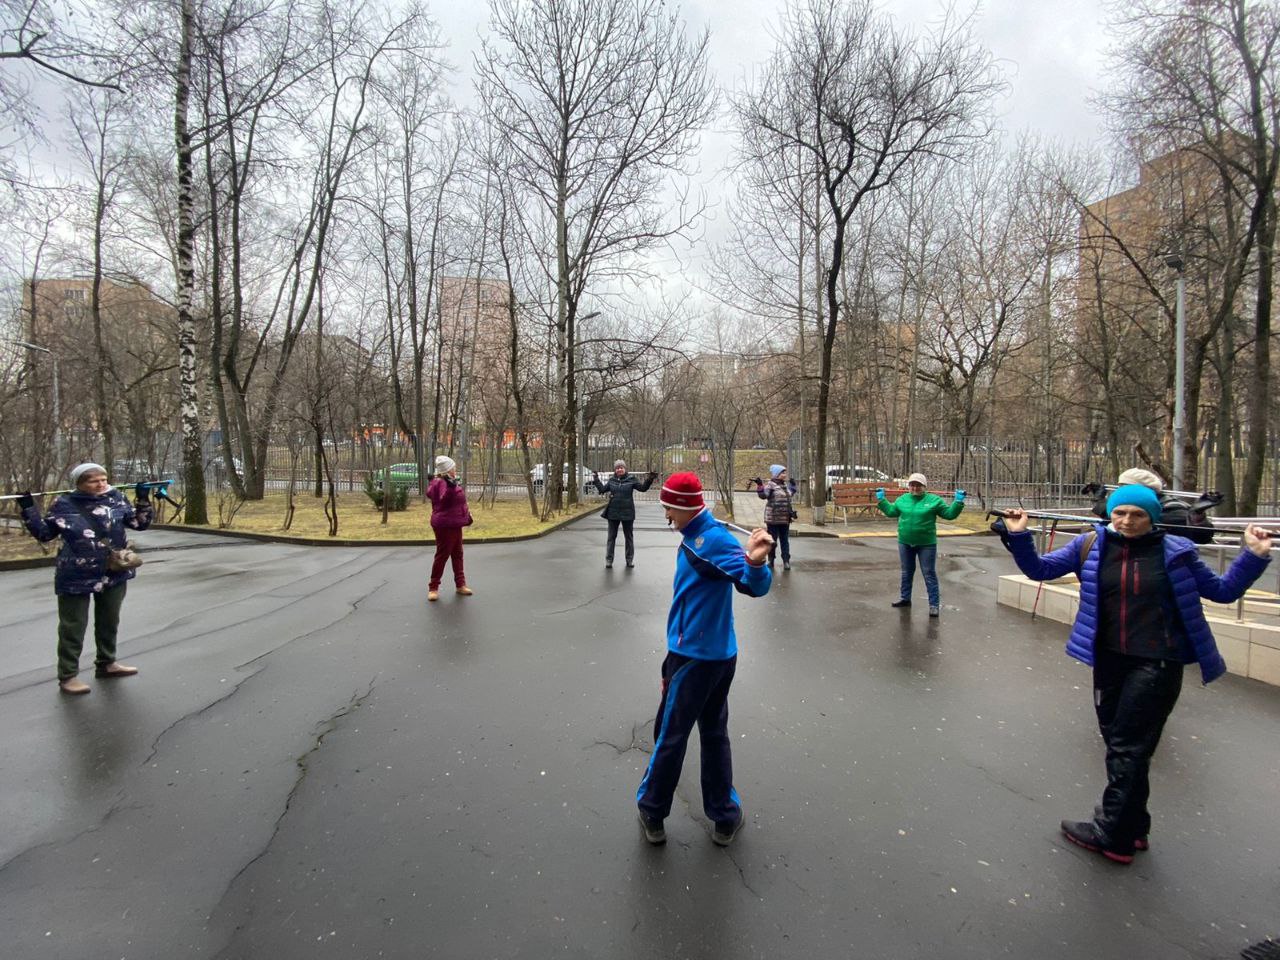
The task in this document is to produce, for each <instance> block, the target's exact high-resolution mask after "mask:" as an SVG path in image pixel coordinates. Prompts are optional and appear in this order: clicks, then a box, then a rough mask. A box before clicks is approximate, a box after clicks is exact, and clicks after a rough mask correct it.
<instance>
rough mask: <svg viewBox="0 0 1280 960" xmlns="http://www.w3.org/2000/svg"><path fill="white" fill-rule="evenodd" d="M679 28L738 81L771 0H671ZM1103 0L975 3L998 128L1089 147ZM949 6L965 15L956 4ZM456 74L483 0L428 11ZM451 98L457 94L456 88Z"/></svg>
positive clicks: (909, 12) (923, 7)
mask: <svg viewBox="0 0 1280 960" xmlns="http://www.w3.org/2000/svg"><path fill="white" fill-rule="evenodd" d="M673 2H678V3H679V9H680V11H681V13H682V14H683V15H684V17H685V19H686V21H687V22H688V24H689V26H690V27H691V28H693V29H700V28H702V27H704V26H705V27H707V28H708V29H710V31H711V62H712V67H713V69H714V70H715V72H716V74H717V76H718V79H719V80H720V82H721V84H722V85H724V86H734V85H737V84H740V83H741V82H742V80H743V78H744V77H746V76H748V75H749V72H750V71H751V69H752V68H753V66H755V65H757V64H760V63H762V62H764V61H765V60H767V59H768V57H769V55H770V53H771V52H772V50H773V46H774V43H773V36H774V35H775V33H776V28H777V24H778V19H779V10H780V9H781V8H782V6H783V4H782V2H781V0H683V2H679V0H673ZM1103 2H1104V0H1071V2H1069V3H1064V2H1063V0H988V2H986V3H983V4H981V5H979V6H978V8H977V13H976V21H975V31H976V33H977V36H978V39H979V40H980V41H981V42H982V43H984V44H986V45H987V47H988V48H989V49H990V50H991V52H992V53H993V54H994V55H995V57H996V59H997V61H998V62H999V64H1000V66H1001V68H1002V70H1003V72H1004V73H1005V75H1006V77H1007V78H1008V80H1009V83H1010V90H1009V93H1008V94H1007V96H1006V97H1005V98H1004V100H1003V101H1002V102H1001V103H1000V105H999V112H1000V116H1001V119H1002V121H1003V125H1004V126H1005V127H1006V128H1007V129H1009V130H1012V131H1021V130H1024V129H1030V130H1035V131H1038V132H1040V133H1042V134H1044V135H1046V136H1048V137H1052V138H1056V139H1059V140H1063V141H1067V142H1070V141H1081V142H1090V141H1093V140H1095V139H1097V138H1098V137H1099V136H1100V135H1101V124H1100V122H1099V119H1098V117H1097V116H1096V115H1095V114H1094V113H1093V111H1092V110H1091V109H1090V108H1089V105H1088V103H1087V100H1088V97H1089V94H1090V93H1091V91H1092V90H1093V89H1094V88H1095V87H1096V86H1097V83H1098V73H1099V70H1100V69H1101V66H1102V58H1103V51H1104V48H1105V39H1104V36H1103V26H1102V17H1103V9H1102V8H1103ZM945 6H946V4H944V3H942V2H940V0H882V3H881V8H882V9H884V10H885V11H886V12H888V13H890V14H891V15H892V16H893V17H894V18H895V19H896V20H898V21H899V22H901V23H904V24H910V25H912V26H913V27H917V28H919V29H922V30H923V29H925V28H927V27H928V26H929V24H930V23H931V22H933V21H936V20H937V19H938V18H939V17H940V15H941V13H942V11H943V10H944V9H945ZM956 9H957V10H959V11H961V12H964V11H966V10H971V9H973V7H972V5H971V4H966V3H964V2H958V3H957V4H956ZM431 10H432V13H433V15H434V16H435V17H436V18H437V19H438V20H439V21H440V25H441V28H442V30H443V33H444V37H445V39H446V40H447V41H448V42H449V43H450V58H451V59H452V60H453V62H454V63H455V64H456V65H457V66H459V67H460V71H459V75H458V78H457V82H458V84H459V85H460V86H462V87H465V86H466V85H468V84H469V83H470V76H471V69H470V67H471V56H472V52H473V51H474V50H475V49H476V46H477V44H476V42H475V37H476V35H477V33H478V32H479V31H480V30H481V29H482V28H484V27H485V25H486V23H487V18H488V12H487V11H488V7H487V4H486V3H485V0H469V2H459V0H442V2H441V0H437V2H435V3H433V4H432V6H431ZM459 93H460V96H459V99H466V95H465V94H464V93H462V91H459Z"/></svg>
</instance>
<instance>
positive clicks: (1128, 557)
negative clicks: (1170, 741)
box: [1004, 485, 1271, 863]
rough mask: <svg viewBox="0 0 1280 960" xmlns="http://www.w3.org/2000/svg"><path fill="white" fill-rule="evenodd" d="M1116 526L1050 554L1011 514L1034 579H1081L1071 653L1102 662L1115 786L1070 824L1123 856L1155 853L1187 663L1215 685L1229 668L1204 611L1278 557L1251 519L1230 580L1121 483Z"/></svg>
mask: <svg viewBox="0 0 1280 960" xmlns="http://www.w3.org/2000/svg"><path fill="white" fill-rule="evenodd" d="M1107 507H1108V512H1109V514H1110V517H1111V522H1110V523H1109V524H1106V525H1103V524H1098V525H1097V526H1096V527H1095V528H1094V529H1093V530H1092V531H1090V532H1088V533H1085V534H1082V535H1081V536H1078V537H1076V538H1074V539H1073V540H1072V541H1071V542H1070V543H1068V544H1067V545H1066V546H1064V547H1061V548H1059V549H1057V550H1054V551H1053V552H1051V553H1048V554H1045V555H1044V556H1038V555H1037V554H1036V551H1035V546H1034V544H1033V542H1032V537H1031V534H1030V533H1029V532H1027V515H1026V514H1025V513H1024V512H1023V511H1022V510H1016V509H1015V510H1009V511H1007V512H1006V513H1005V518H1004V519H1005V526H1006V528H1007V530H1008V542H1007V546H1008V548H1009V551H1010V552H1011V553H1012V554H1013V558H1014V560H1015V561H1016V562H1017V564H1018V569H1020V570H1021V571H1022V572H1023V573H1024V574H1025V575H1026V576H1028V577H1030V578H1031V579H1032V580H1055V579H1057V578H1059V577H1063V576H1066V575H1067V574H1068V573H1074V574H1076V576H1078V577H1079V579H1080V609H1079V612H1078V613H1077V614H1076V620H1075V624H1074V625H1073V626H1072V628H1071V636H1070V638H1069V639H1068V640H1067V653H1068V654H1069V655H1070V656H1072V657H1075V658H1076V659H1077V660H1080V661H1081V662H1082V663H1085V664H1088V665H1089V666H1091V667H1092V668H1093V703H1094V708H1095V711H1096V713H1097V717H1098V729H1099V730H1100V731H1101V733H1102V740H1103V742H1104V744H1105V745H1106V751H1107V762H1106V766H1107V786H1106V789H1105V790H1104V791H1103V794H1102V802H1101V804H1099V805H1098V807H1097V808H1096V809H1095V811H1094V818H1093V819H1092V820H1081V821H1076V820H1063V821H1062V832H1063V833H1064V834H1065V835H1066V838H1067V839H1068V840H1070V841H1071V842H1072V843H1074V844H1077V845H1078V846H1081V847H1084V848H1085V849H1086V850H1091V851H1093V852H1095V853H1100V854H1102V855H1103V856H1105V857H1106V858H1107V859H1109V860H1113V861H1115V862H1116V863H1132V862H1133V856H1134V851H1135V850H1146V849H1148V835H1149V832H1150V829H1151V815H1150V813H1149V812H1148V811H1147V798H1148V796H1149V794H1150V784H1149V781H1148V773H1149V771H1150V767H1151V757H1152V755H1153V754H1154V753H1155V750H1156V747H1157V746H1158V744H1159V742H1160V734H1161V732H1162V731H1163V730H1164V724H1165V721H1166V720H1167V719H1168V717H1169V714H1170V713H1171V712H1172V710H1173V707H1174V704H1175V703H1177V701H1178V695H1179V693H1180V692H1181V690H1182V673H1183V665H1184V664H1188V663H1198V664H1199V665H1200V676H1201V678H1202V679H1203V680H1204V682H1205V683H1209V682H1210V681H1212V680H1215V679H1217V678H1218V677H1220V676H1221V675H1222V674H1223V673H1225V672H1226V669H1227V668H1226V664H1225V663H1224V662H1223V659H1222V655H1221V654H1220V653H1219V652H1218V647H1217V644H1216V643H1215V642H1214V639H1213V634H1212V633H1211V632H1210V630H1209V625H1208V622H1207V621H1206V620H1205V617H1204V611H1203V609H1202V607H1201V599H1200V598H1201V597H1204V598H1207V599H1209V600H1213V601H1215V602H1217V603H1231V602H1233V601H1235V600H1238V599H1239V598H1240V597H1242V596H1243V595H1244V592H1245V590H1247V589H1248V588H1249V586H1250V584H1252V583H1253V582H1254V581H1255V580H1257V579H1258V577H1259V576H1261V575H1262V572H1263V570H1265V569H1266V566H1267V564H1268V563H1269V562H1270V553H1271V535H1270V533H1269V532H1268V531H1267V530H1266V529H1264V528H1263V527H1259V526H1254V525H1250V526H1248V527H1246V528H1245V531H1244V534H1243V536H1242V538H1241V539H1242V543H1243V546H1244V549H1243V550H1242V551H1241V552H1240V555H1239V556H1237V557H1236V559H1235V561H1234V562H1233V563H1232V564H1231V567H1230V569H1228V570H1227V572H1226V574H1224V575H1223V576H1222V577H1218V576H1217V575H1216V574H1214V572H1213V571H1212V570H1210V569H1209V567H1208V566H1207V565H1206V564H1205V563H1204V562H1203V561H1202V560H1201V559H1200V557H1199V555H1198V554H1197V553H1196V548H1195V544H1193V543H1192V542H1191V541H1190V540H1187V539H1186V538H1184V537H1179V536H1176V535H1174V534H1171V533H1166V532H1165V531H1163V530H1157V529H1154V528H1153V524H1154V523H1158V522H1159V521H1160V519H1161V516H1162V510H1161V506H1160V501H1159V499H1158V498H1157V496H1156V494H1155V492H1154V491H1153V490H1151V489H1150V488H1148V487H1145V486H1140V485H1128V486H1123V487H1119V488H1118V489H1117V490H1115V491H1114V492H1113V493H1112V494H1111V496H1110V497H1108V498H1107Z"/></svg>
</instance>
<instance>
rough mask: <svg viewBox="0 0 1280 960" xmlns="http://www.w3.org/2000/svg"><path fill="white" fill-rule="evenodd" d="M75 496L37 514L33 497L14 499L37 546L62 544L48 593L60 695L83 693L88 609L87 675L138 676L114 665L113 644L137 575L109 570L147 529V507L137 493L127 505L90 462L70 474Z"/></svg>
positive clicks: (149, 511)
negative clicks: (52, 596)
mask: <svg viewBox="0 0 1280 960" xmlns="http://www.w3.org/2000/svg"><path fill="white" fill-rule="evenodd" d="M71 482H72V483H73V484H74V485H75V488H76V489H75V492H74V493H65V494H63V495H62V496H60V497H58V498H57V499H55V500H54V501H53V504H52V505H51V506H50V508H49V512H48V513H47V514H46V515H45V516H43V517H42V516H41V515H40V510H39V508H38V507H37V506H36V501H35V498H34V497H33V496H32V495H31V494H30V493H24V494H22V496H21V497H19V498H18V505H19V506H20V507H21V508H22V522H23V524H24V525H25V526H26V528H27V530H28V531H29V532H30V534H31V535H32V536H33V537H35V538H36V539H37V540H39V541H40V542H41V543H44V542H47V541H49V540H53V539H56V538H57V537H61V538H62V548H61V549H60V550H59V551H58V565H57V567H56V568H55V571H54V575H53V590H54V593H56V594H57V595H58V688H59V689H60V690H61V691H62V692H63V693H66V694H71V695H77V694H85V693H88V692H89V685H88V684H87V683H85V682H84V681H83V680H81V679H80V678H79V677H78V676H77V674H79V672H80V652H81V651H82V650H83V649H84V635H85V631H86V630H88V627H89V604H90V601H91V600H92V603H93V640H94V645H95V646H96V648H97V656H96V657H95V659H94V668H95V669H94V674H95V676H97V677H98V678H99V679H115V678H119V677H131V676H133V675H134V674H135V673H137V672H138V668H137V667H130V666H127V665H126V664H123V663H119V662H118V661H117V660H116V637H117V634H118V632H119V628H120V609H121V607H123V606H124V595H125V588H126V585H127V584H128V582H129V581H130V580H132V579H133V578H134V577H135V576H137V573H136V570H135V568H134V567H128V568H125V569H117V567H118V566H119V564H117V563H114V562H113V563H109V562H108V561H109V560H110V557H111V554H112V551H114V550H124V549H126V548H127V546H128V542H127V538H126V533H125V531H126V530H127V529H130V530H145V529H147V527H149V526H151V518H152V508H151V501H150V499H149V497H148V494H147V489H146V488H145V487H140V488H138V494H137V498H138V502H137V504H136V506H135V505H132V504H130V503H129V501H128V500H127V499H125V496H124V494H123V493H121V492H120V491H119V490H116V489H115V488H114V487H112V486H111V484H110V483H109V482H108V480H107V471H106V469H105V468H104V467H102V466H100V465H98V464H96V463H82V464H80V465H79V466H77V467H75V468H74V469H73V470H72V471H71Z"/></svg>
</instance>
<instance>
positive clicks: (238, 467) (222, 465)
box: [204, 454, 244, 477]
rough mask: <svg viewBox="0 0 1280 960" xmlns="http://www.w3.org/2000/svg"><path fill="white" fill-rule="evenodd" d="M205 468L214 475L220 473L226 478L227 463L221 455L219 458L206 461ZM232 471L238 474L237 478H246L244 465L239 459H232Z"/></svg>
mask: <svg viewBox="0 0 1280 960" xmlns="http://www.w3.org/2000/svg"><path fill="white" fill-rule="evenodd" d="M204 468H205V470H206V471H213V472H214V473H220V474H222V475H223V476H226V473H227V462H226V460H225V459H223V457H222V455H221V454H219V455H218V456H216V457H210V458H209V459H208V460H207V461H205V465H204ZM231 469H232V470H234V471H235V472H236V476H237V477H243V476H244V464H243V463H242V462H241V460H240V458H239V457H232V458H231Z"/></svg>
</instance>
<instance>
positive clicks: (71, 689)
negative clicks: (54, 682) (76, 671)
mask: <svg viewBox="0 0 1280 960" xmlns="http://www.w3.org/2000/svg"><path fill="white" fill-rule="evenodd" d="M58 689H59V690H61V691H62V692H63V693H69V694H71V696H73V697H75V696H79V695H81V694H85V693H88V692H89V685H88V684H87V683H85V682H84V681H83V680H81V679H80V678H79V677H68V678H67V679H66V680H59V681H58Z"/></svg>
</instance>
